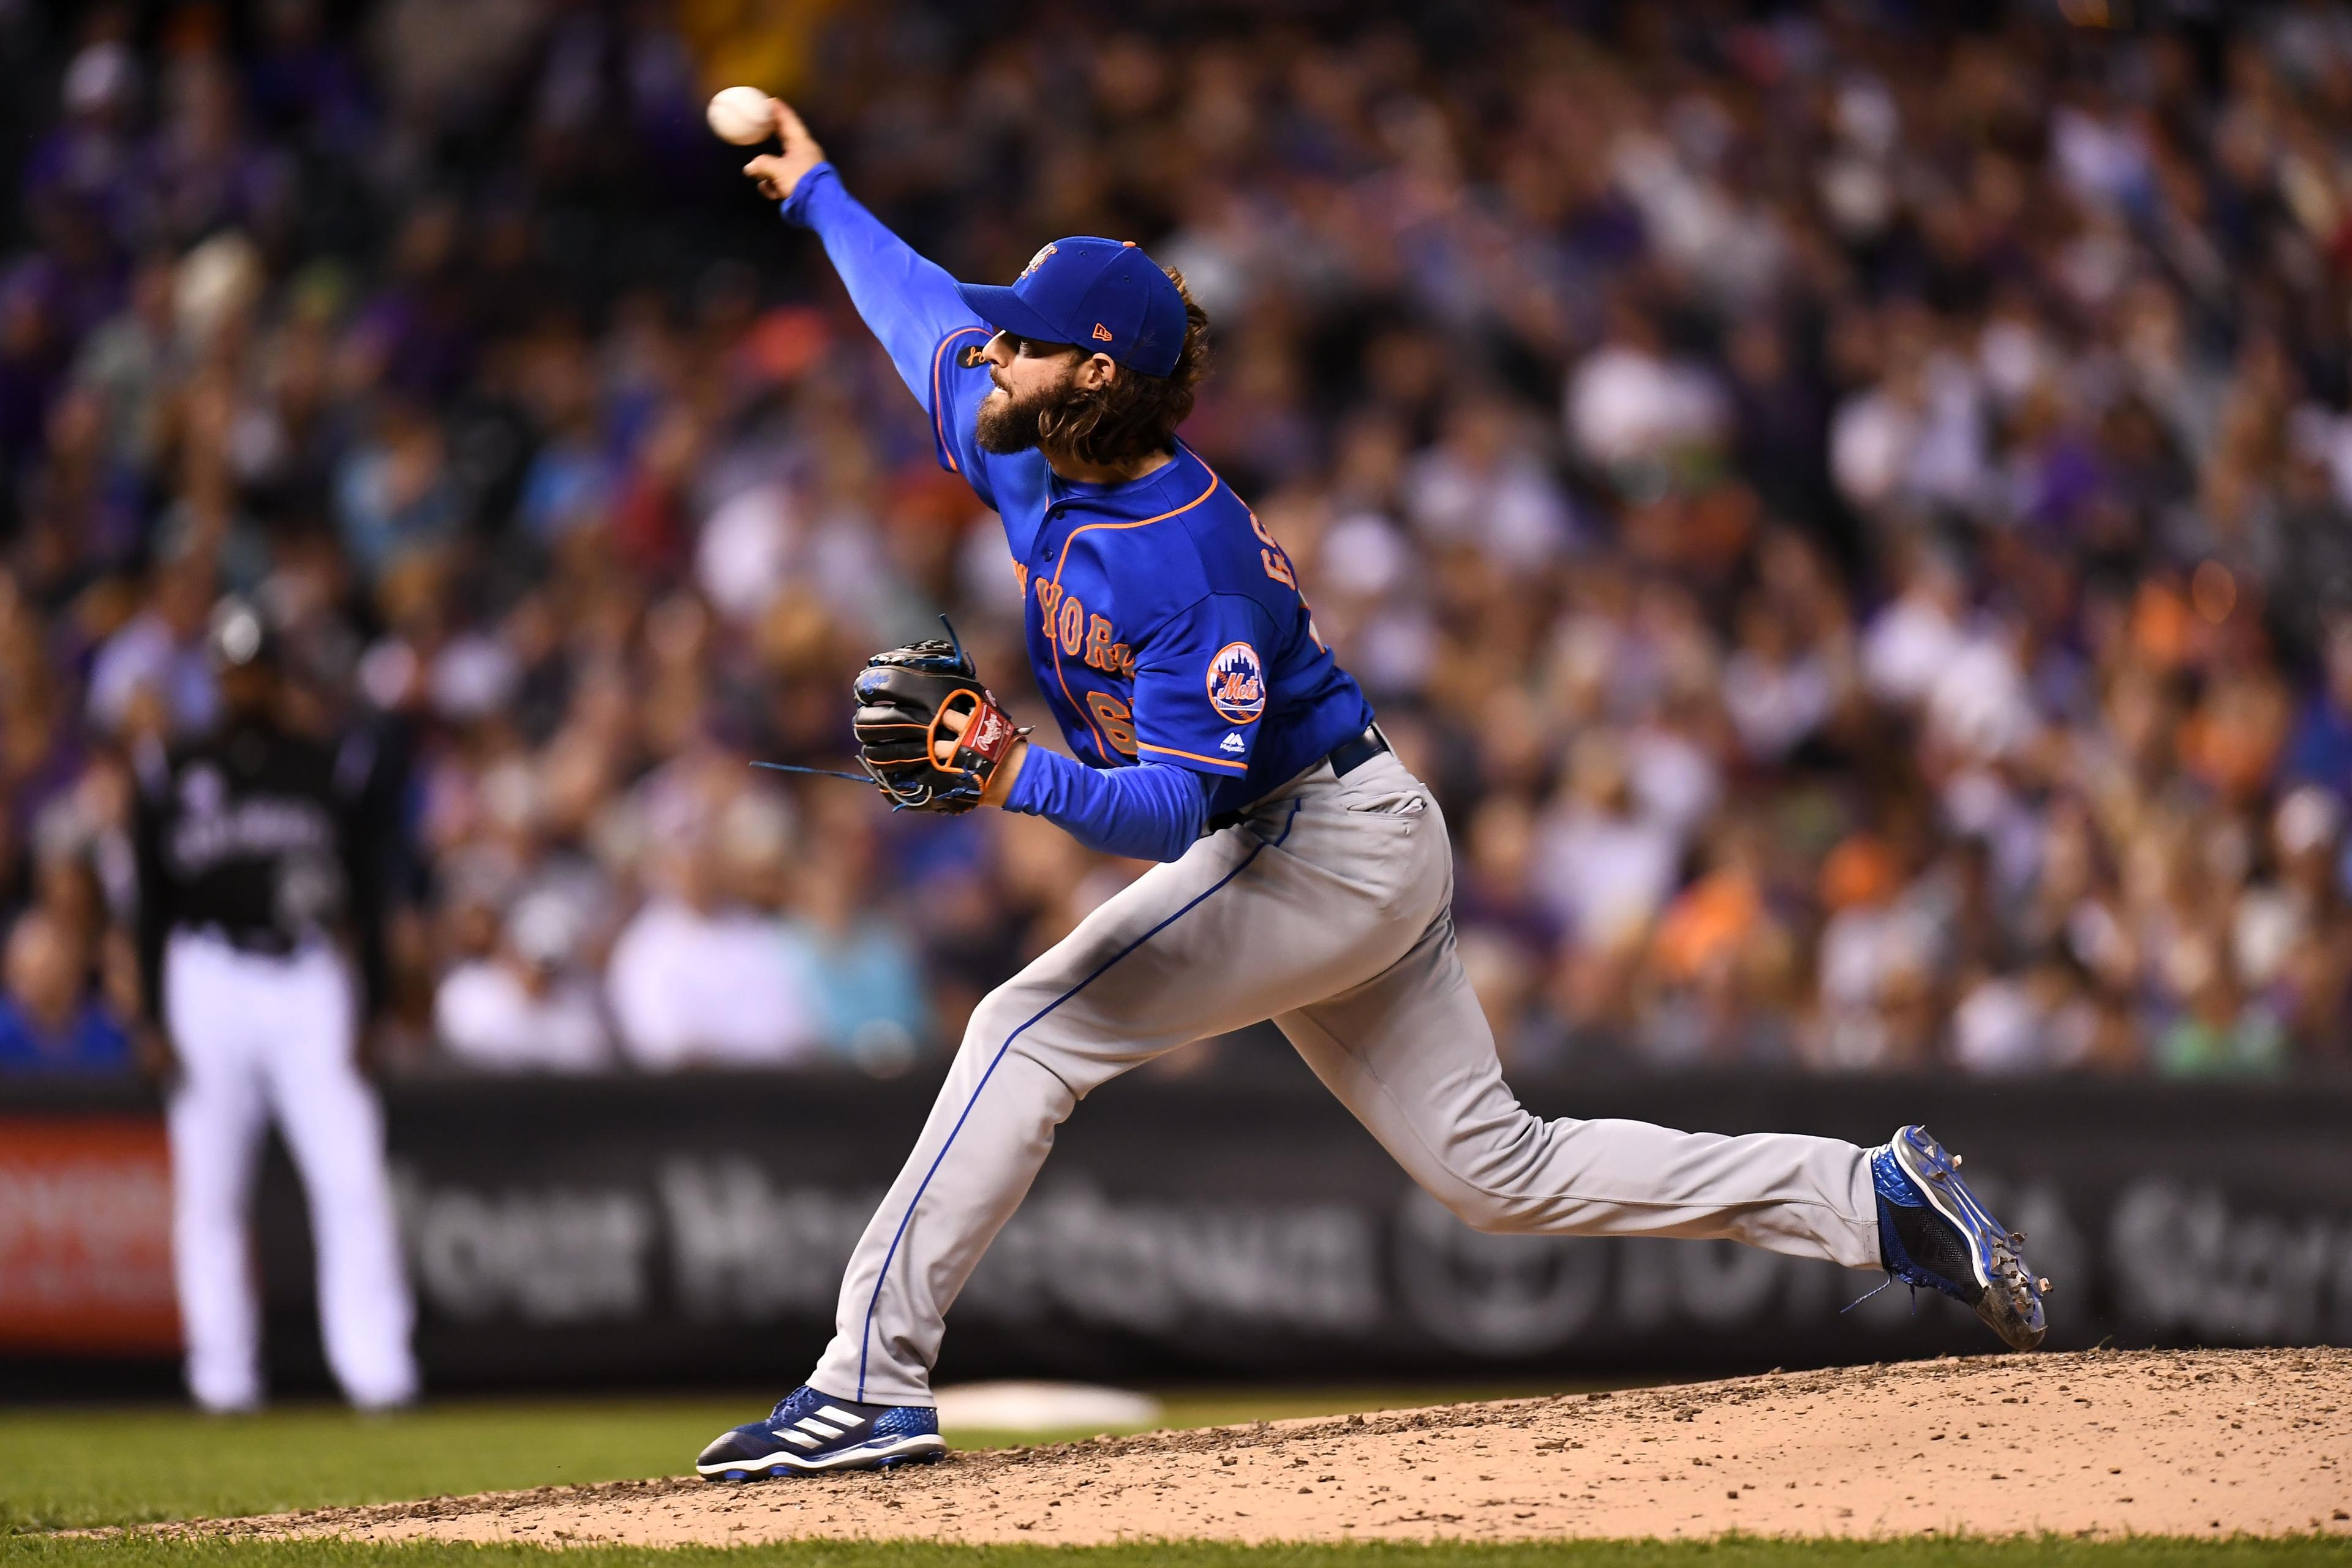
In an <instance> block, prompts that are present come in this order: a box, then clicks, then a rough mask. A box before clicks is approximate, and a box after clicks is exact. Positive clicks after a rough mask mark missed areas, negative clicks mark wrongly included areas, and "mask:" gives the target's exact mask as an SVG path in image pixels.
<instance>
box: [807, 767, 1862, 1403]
mask: <svg viewBox="0 0 2352 1568" xmlns="http://www.w3.org/2000/svg"><path fill="white" fill-rule="evenodd" d="M1453 897H1454V862H1453V854H1452V850H1451V848H1450V847H1449V846H1448V845H1447V842H1446V837H1445V825H1444V822H1443V821H1441V820H1440V819H1439V817H1438V812H1437V805H1436V803H1435V802H1434V801H1433V800H1432V799H1431V798H1430V795H1429V792H1428V791H1427V790H1426V789H1424V788H1423V787H1422V784H1421V783H1420V781H1419V780H1417V779H1415V778H1414V777H1413V776H1412V774H1411V773H1407V772H1406V771H1405V769H1404V768H1403V766H1402V764H1400V763H1398V762H1397V760H1396V759H1395V758H1394V757H1393V756H1390V755H1386V754H1383V755H1381V756H1379V757H1375V758H1374V759H1372V760H1371V761H1370V762H1368V763H1364V764H1363V765H1362V766H1360V767H1359V768H1357V769H1356V770H1355V771H1354V772H1352V773H1349V775H1348V776H1347V777H1346V778H1345V779H1335V778H1334V777H1333V776H1332V774H1331V770H1330V768H1329V766H1328V764H1327V765H1324V766H1321V767H1318V768H1317V769H1316V770H1314V771H1313V772H1311V773H1307V774H1304V775H1302V776H1301V777H1300V778H1297V779H1295V780H1293V781H1292V782H1291V783H1290V784H1286V785H1285V786H1284V787H1283V788H1282V789H1280V790H1278V791H1276V793H1275V794H1274V795H1272V796H1271V797H1270V798H1269V799H1267V800H1266V801H1264V802H1262V803H1260V804H1259V805H1257V806H1255V807H1253V808H1252V810H1251V813H1250V817H1249V820H1247V821H1246V822H1244V823H1243V824H1241V825H1240V826H1235V827H1229V828H1227V829H1225V830H1224V831H1223V832H1220V833H1213V834H1211V835H1209V836H1208V837H1205V838H1202V840H1201V841H1200V842H1199V843H1197V844H1195V845H1193V846H1192V849H1191V850H1190V851H1189V852H1188V853H1187V854H1186V855H1185V856H1184V858H1182V859H1181V860H1177V861H1174V862H1171V864H1168V865H1165V866H1156V867H1154V868H1151V869H1150V871H1147V872H1146V873H1144V875H1143V876H1141V877H1139V878H1138V879H1136V880H1135V881H1134V882H1133V883H1132V884H1130V885H1129V886H1128V887H1127V888H1126V889H1122V890H1121V891H1120V892H1119V893H1118V894H1117V895H1116V896H1114V897H1112V898H1111V899H1109V900H1108V901H1106V902H1105V903H1104V904H1103V905H1102V907H1101V908H1099V909H1097V910H1095V911H1094V913H1092V914H1090V915H1088V916H1087V918H1086V919H1085V920H1084V921H1081V922H1079V924H1078V927H1077V929H1076V930H1075V931H1072V932H1071V933H1070V934H1069V935H1068V936H1066V937H1065V938H1063V939H1062V940H1061V941H1060V942H1057V943H1055V945H1054V947H1053V948H1051V949H1050V950H1049V951H1047V952H1045V953H1044V954H1043V955H1041V956H1040V957H1039V958H1038V959H1037V960H1036V962H1034V963H1032V964H1030V965H1029V967H1028V968H1026V969H1024V970H1023V971H1022V972H1021V973H1019V974H1017V975H1015V976H1014V977H1013V979H1012V980H1010V981H1008V982H1007V983H1006V984H1003V985H1002V986H1000V987H998V988H997V989H996V990H995V991H993V992H992V993H991V994H989V996H988V998H987V999H986V1000H985V1001H983V1002H982V1004H981V1005H980V1006H979V1007H978V1008H976V1009H975V1010H974V1011H973V1013H972V1016H971V1026H970V1027H969V1028H968V1030H967V1031H966V1033H965V1035H964V1040H963V1049H962V1051H961V1053H960V1054H959V1055H958V1056H957V1058H956V1059H955V1064H954V1066H953V1067H952V1068H950V1070H949V1073H948V1080H947V1083H946V1086H945V1087H944V1088H942V1089H940V1098H939V1101H938V1103H937V1105H935V1106H934V1107H933V1109H932V1111H931V1116H930V1120H929V1123H928V1124H926V1125H925V1127H924V1129H923V1133H922V1136H921V1138H920V1139H919V1140H918V1141H917V1142H916V1145H915V1152H914V1153H913V1154H912V1155H911V1156H910V1157H909V1158H908V1162H907V1165H906V1168H905V1169H904V1170H903V1171H902V1172H901V1173H899V1176H898V1181H897V1182H896V1183H895V1184H893V1185H892V1186H891V1188H890V1192H889V1195H888V1196H887V1198H886V1199H885V1200H884V1201H883V1205H882V1208H881V1210H880V1212H879V1213H877V1214H876V1215H875V1216H874V1220H873V1223H872V1224H870V1225H869V1226H866V1234H865V1236H864V1237H863V1238H862V1239H861V1240H860V1241H859V1242H858V1245H857V1249H856V1252H855V1253H854V1254H853V1255H852V1256H851V1258H850V1262H849V1270H848V1276H847V1278H846V1279H845V1280H844V1281H843V1283H842V1290H841V1300H840V1306H839V1310H838V1314H837V1316H836V1319H835V1334H834V1339H833V1342H832V1343H831V1344H830V1345H829V1346H828V1347H827V1348H826V1350H825V1352H824V1359H823V1360H822V1361H820V1362H819V1363H817V1368H816V1371H815V1373H814V1374H813V1375H812V1376H811V1377H810V1379H809V1382H810V1384H811V1385H812V1386H814V1388H816V1389H817V1390H818V1391H819V1392H821V1393H824V1394H831V1395H832V1396H833V1397H835V1398H836V1399H851V1400H866V1401H871V1402H874V1403H877V1404H885V1405H928V1404H929V1403H930V1402H931V1394H930V1369H931V1366H932V1363H934V1361H935V1360H936V1359H937V1358H938V1355H939V1348H940V1333H941V1331H942V1330H943V1328H944V1326H945V1323H946V1318H947V1310H948V1306H949V1304H950V1302H952V1301H953V1300H955V1297H956V1293H957V1292H958V1291H959V1290H961V1289H962V1288H963V1283H964V1280H965V1279H966V1278H967V1277H969V1276H970V1274H971V1270H972V1268H973V1266H974V1265H976V1264H977V1263H978V1262H979V1261H980V1258H981V1254H982V1252H984V1251H985V1250H986V1249H987V1247H988V1244H989V1242H990V1241H991V1240H992V1239H993V1238H994V1237H995V1235H996V1233H997V1231H998V1229H999V1228H1000V1227H1001V1226H1003V1224H1004V1222H1005V1220H1006V1219H1007V1218H1009V1217H1010V1216H1011V1215H1012V1213H1013V1209H1014V1208H1015V1207H1016V1206H1017V1205H1019V1204H1020V1202H1021V1199H1022V1196H1023V1194H1025V1193H1027V1192H1028V1190H1029V1184H1030V1182H1031V1181H1032V1180H1033V1179H1034V1177H1035V1176H1036V1174H1037V1170H1038V1167H1039V1166H1040V1165H1042V1164H1043V1163H1045V1155H1046V1153H1047V1152H1048V1151H1049V1150H1051V1149H1052V1148H1053V1146H1054V1130H1055V1128H1056V1127H1057V1126H1059V1125H1060V1124H1061V1122H1062V1120H1063V1119H1064V1118H1065V1117H1066V1116H1068V1115H1069V1114H1070V1111H1071V1110H1072V1108H1073V1107H1075V1106H1076V1103H1077V1101H1078V1100H1080V1099H1082V1098H1083V1097H1084V1096H1085V1095H1086V1094H1087V1091H1089V1090H1091V1089H1096V1088H1097V1087H1098V1086H1100V1085H1102V1084H1104V1083H1107V1082H1108V1081H1109V1080H1110V1079H1113V1078H1116V1077H1118V1075H1119V1074H1120V1073H1123V1072H1125V1071H1126V1070H1127V1069H1128V1068H1131V1067H1135V1066H1136V1065H1138V1064H1139V1063H1141V1062H1146V1061H1150V1059H1151V1058H1154V1057H1156V1056H1159V1055H1160V1054H1161V1053H1162V1052H1164V1051H1169V1050H1172V1049H1174V1048H1175V1047H1178V1046H1181V1045H1182V1044H1184V1043H1185V1042H1186V1041H1188V1040H1196V1039H1199V1038H1201V1037H1202V1036H1204V1035H1214V1034H1222V1033H1223V1032H1225V1031H1227V1030H1231V1029H1238V1028H1241V1027H1242V1026H1244V1025H1248V1024H1254V1023H1255V1022H1257V1021H1258V1020H1260V1019H1262V1018H1269V1017H1270V1018H1272V1019H1273V1020H1274V1022H1275V1024H1276V1026H1278V1027H1280V1029H1281V1030H1282V1032H1283V1033H1284V1034H1285V1035H1286V1036H1287V1037H1289V1039H1290V1043H1291V1045H1292V1046H1293V1047H1295V1048H1296V1049H1297V1052H1298V1054H1299V1055H1300V1056H1301V1057H1302V1058H1305V1059H1306V1062H1307V1066H1308V1067H1310V1068H1313V1069H1314V1071H1315V1076H1316V1077H1318V1078H1319V1079H1322V1080H1323V1083H1324V1085H1325V1087H1326V1088H1328V1089H1330V1090H1331V1092H1332V1093H1333V1094H1335V1095H1337V1096H1338V1097H1339V1100H1341V1102H1342V1103H1344V1104H1345V1105H1346V1106H1347V1107H1348V1109H1349V1110H1351V1111H1353V1112H1355V1114H1356V1116H1357V1118H1358V1120H1360V1121H1362V1122H1363V1124H1364V1125H1365V1127H1367V1128H1368V1129H1370V1131H1371V1134H1372V1136H1373V1137H1375V1138H1377V1139H1379V1140H1380V1142H1381V1146H1382V1147H1384V1148H1385V1149H1387V1150H1388V1152H1390V1153H1391V1155H1393V1156H1395V1158H1396V1161H1397V1163H1399V1164H1401V1165H1402V1166H1403V1167H1404V1168H1405V1170H1406V1171H1407V1172H1408V1173H1411V1175H1412V1178H1413V1180H1415V1181H1416V1182H1418V1183H1420V1184H1422V1186H1423V1187H1424V1188H1426V1189H1428V1190H1429V1191H1430V1192H1431V1193H1433V1194H1435V1195H1436V1196H1437V1197H1438V1198H1439V1200H1440V1201H1442V1202H1443V1203H1444V1205H1446V1206H1447V1207H1448V1208H1450V1209H1452V1210H1453V1211H1454V1213H1455V1214H1456V1215H1459V1216H1461V1218H1462V1219H1463V1221H1464V1222H1465V1223H1466V1224H1468V1225H1470V1226H1475V1228H1477V1229H1479V1230H1485V1231H1515V1232H1525V1233H1529V1234H1534V1235H1541V1236H1668V1237H1730V1238H1731V1239H1732V1240H1734V1241H1744V1242H1746V1243H1748V1245H1749V1246H1751V1247H1765V1248H1768V1249H1769V1250H1771V1251H1774V1252H1784V1253H1789V1254H1791V1255H1793V1256H1795V1257H1799V1258H1829V1259H1832V1260H1833V1261H1835V1262H1838V1263H1843V1264H1844V1265H1846V1266H1847V1267H1848V1268H1877V1267H1878V1213H1877V1203H1876V1199H1875V1198H1874V1195H1873V1193H1872V1188H1871V1181H1870V1162H1869V1157H1868V1155H1867V1153H1866V1152H1864V1150H1862V1149H1860V1148H1857V1147H1856V1146H1855V1145H1853V1144H1852V1143H1846V1142H1840V1141H1838V1140H1836V1139H1831V1138H1808V1137H1801V1136H1798V1135H1796V1134H1794V1133H1780V1132H1764V1133H1751V1134H1748V1135H1746V1136H1743V1137H1737V1138H1733V1137H1725V1136H1723V1135H1721V1134H1719V1133H1714V1132H1677V1131H1672V1130H1671V1129H1668V1128H1664V1127H1653V1126H1650V1125H1648V1124H1647V1123H1644V1122H1640V1121H1577V1120H1574V1119H1571V1118H1567V1117H1562V1118H1560V1119H1559V1120H1557V1121H1542V1120H1539V1119H1538V1118H1537V1117H1535V1116H1533V1115H1530V1114H1529V1113H1528V1111H1527V1110H1525V1109H1524V1108H1523V1107H1521V1105H1520V1104H1519V1102H1518V1100H1517V1098H1516V1097H1515V1096H1514V1095H1513V1094H1512V1093H1511V1091H1510V1089H1509V1087H1508V1086H1507V1085H1506V1084H1505V1083H1504V1082H1503V1073H1502V1067H1501V1064H1500V1063H1499V1062H1498V1061H1497V1060H1496V1056H1495V1038H1494V1036H1493V1034H1492V1033H1491V1032H1490V1031H1489V1030H1488V1029H1487V1026H1486V1016H1485V1015H1484V1014H1482V1013H1481V1012H1480V1011H1479V1008H1478V1002H1477V998H1476V997H1475V996H1474V995H1472V994H1471V991H1470V984H1469V982H1468V980H1467V979H1466V978H1465V976H1464V974H1463V972H1462V961H1461V959H1460V958H1459V956H1457V955H1456V953H1455V952H1454V921H1453V917H1452V914H1451V912H1450V908H1449V906H1450V905H1451V904H1452V902H1453Z"/></svg>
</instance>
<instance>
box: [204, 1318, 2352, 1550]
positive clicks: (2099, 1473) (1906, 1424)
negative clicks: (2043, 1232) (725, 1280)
mask: <svg viewBox="0 0 2352 1568" xmlns="http://www.w3.org/2000/svg"><path fill="white" fill-rule="evenodd" d="M194 1528H196V1529H199V1530H202V1531H205V1532H206V1533H214V1532H227V1533H235V1534H268V1535H320V1534H334V1535H348V1536H352V1537H355V1538H358V1539H362V1540H372V1541H398V1540H412V1539H416V1538H420V1537H426V1538H433V1539H439V1540H460V1541H533V1542H549V1543H553V1542H632V1543H639V1544H645V1545H661V1546H667V1545H673V1544H678V1543H683V1542H755V1541H776V1540H786V1539H792V1538H796V1537H805V1536H859V1537H885V1536H912V1537H921V1538H926V1539H932V1540H943V1541H961V1542H982V1541H1052V1542H1108V1541H1119V1540H1131V1539H1136V1538H1139V1537H1214V1538H1218V1539H1223V1540H1233V1541H1267V1540H1283V1541H1367V1540H1375V1539H1381V1538H1402V1539H1426V1538H1430V1537H1438V1536H1450V1537H1463V1538H1470V1539H1479V1540H1502V1539H1510V1538H1523V1537H1556V1536H1675V1535H1712V1534H1716V1533H1719V1532H1721V1531H1730V1530H1739V1531H1748V1532H1751V1533H1760V1534H1773V1535H1896V1534H1914V1533H1925V1532H1929V1531H1936V1532H1944V1533H1951V1532H1960V1531H1966V1532H1972V1533H1979V1534H2008V1533H2012V1532H2018V1531H2063V1532H2070V1533H2071V1532H2076V1531H2087V1532H2091V1533H2094V1534H2100V1535H2121V1534H2126V1533H2135V1532H2137V1533H2143V1534H2145V1533H2158V1534H2190V1535H2210V1534H2215V1533H2219V1534H2223V1535H2226V1534H2230V1533H2232V1532H2236V1531H2243V1532H2246V1533H2250V1534H2266V1535H2267V1534H2284V1533H2291V1532H2304V1531H2324V1532H2330V1533H2335V1534H2352V1351H2343V1350H2312V1351H2244V1352H2193V1353H2181V1354H2169V1353H2162V1352H2151V1353H2138V1352H2132V1353H2116V1352H2107V1353H2100V1352H2087V1353H2083V1354H2072V1355H2042V1356H1997V1357H1996V1356H1988V1357H1983V1358H1974V1359H1967V1360H1961V1359H1954V1358H1947V1359H1945V1360H1943V1361H1937V1362H1923V1363H1905V1364H1897V1365H1892V1366H1870V1367H1855V1368H1847V1369H1843V1370H1839V1371H1833V1372H1818V1373H1774V1374H1772V1375H1770V1376H1767V1377H1749V1378H1739V1379H1737V1380H1734V1381H1731V1382H1727V1383H1708V1384H1684V1385H1679V1386H1673V1387H1664V1388H1652V1389H1642V1390H1635V1391H1631V1392H1625V1393H1620V1394H1576V1395H1564V1396H1561V1397H1559V1398H1553V1399H1538V1400H1520V1401H1512V1402H1508V1403H1501V1404H1490V1405H1448V1406H1444V1407H1441V1408H1436V1409H1430V1410H1407V1411H1399V1412H1394V1413H1389V1414H1381V1415H1350V1416H1346V1417H1335V1418H1326V1419H1318V1420H1307V1421H1283V1422H1276V1423H1272V1424H1261V1425H1258V1426H1226V1427H1211V1428H1205V1429H1202V1430H1199V1431H1191V1432H1155V1433H1150V1434H1146V1435H1144V1436H1135V1437H1116V1438H1097V1439H1095V1440H1094V1441H1092V1442H1087V1443H1071V1444H1063V1445H1060V1446H1057V1447H1042V1448H1022V1449H1005V1450H1000V1451H996V1452H991V1453H973V1454H956V1455H952V1456H950V1458H948V1459H947V1460H946V1461H945V1462H944V1463H942V1464H939V1465H935V1466H929V1467H924V1468H916V1469H911V1470H905V1471H898V1472H893V1473H890V1474H887V1475H878V1476H877V1475H866V1476H843V1477H836V1478H831V1479H807V1480H788V1481H775V1482H769V1483H764V1484H760V1485H754V1486H748V1487H744V1486H735V1487H729V1486H712V1485H708V1484H705V1483H702V1482H698V1481H693V1480H683V1479H680V1480H655V1481H630V1482H616V1483H614V1484H612V1485H608V1486H602V1487H585V1488H547V1489H541V1490H538V1491H532V1492H514V1493H505V1494H499V1495H492V1496H486V1497H478V1498H461V1499H454V1500H453V1499H436V1500H432V1501H429V1502H419V1503H406V1504H398V1505H393V1506H387V1507H381V1508H364V1509H343V1510H328V1511H322V1512H317V1513H311V1514H302V1515H289V1516H284V1517H279V1518H273V1519H259V1520H240V1521H226V1522H225V1523H221V1524H214V1525H206V1526H200V1527H194Z"/></svg>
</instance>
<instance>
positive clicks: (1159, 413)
mask: <svg viewBox="0 0 2352 1568" xmlns="http://www.w3.org/2000/svg"><path fill="white" fill-rule="evenodd" d="M1163 270H1164V271H1166V272H1167V274H1168V279H1169V281H1170V282H1171V283H1173V284H1175V285H1176V292H1177V293H1179V294H1181V295H1182V296H1183V298H1184V344H1183V347H1181V348H1180V349H1179V350H1177V352H1176V367H1175V369H1173V370H1171V371H1170V372H1169V373H1168V374H1166V375H1145V374H1143V373H1142V372H1140V371H1137V370H1130V369H1129V368H1128V367H1127V366H1126V365H1121V366H1119V367H1118V374H1117V375H1115V376H1113V377H1111V378H1110V380H1109V381H1108V382H1106V383H1104V384H1102V385H1101V386H1098V387H1097V388H1095V389H1094V390H1093V391H1091V392H1077V393H1073V394H1072V395H1070V396H1069V397H1068V398H1067V399H1066V400H1064V401H1061V402H1058V403H1055V405H1053V406H1052V407H1050V408H1045V409H1042V410H1040V411H1039V413H1038V416H1037V441H1038V444H1039V445H1040V446H1044V447H1052V448H1053V449H1054V450H1055V451H1057V452H1064V453H1067V454H1068V455H1069V456H1071V457H1073V458H1077V459H1078V460H1079V461H1080V462H1083V463H1105V464H1120V463H1130V462H1134V461H1136V460H1137V459H1139V458H1148V457H1150V455H1151V454H1152V453H1154V452H1165V451H1170V450H1172V449H1173V448H1174V447H1175V444H1176V427H1177V426H1179V425H1181V424H1183V423H1184V421H1185V419H1186V417H1188V416H1190V415H1191V414H1192V399H1193V397H1194V395H1196V394H1197V393H1198V392H1199V391H1200V388H1201V383H1202V380H1204V379H1205V378H1206V377H1207V375H1208V374H1209V313H1208V312H1207V311H1206V310H1202V309H1201V307H1200V305H1199V304H1198V303H1197V302H1196V301H1195V300H1193V298H1192V290H1191V289H1187V288H1186V287H1185V286H1184V275H1183V274H1182V273H1181V272H1179V271H1177V270H1176V269H1175V268H1172V267H1170V268H1163ZM1079 352H1083V351H1079Z"/></svg>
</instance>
